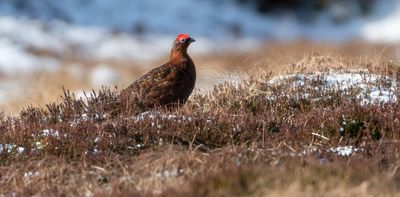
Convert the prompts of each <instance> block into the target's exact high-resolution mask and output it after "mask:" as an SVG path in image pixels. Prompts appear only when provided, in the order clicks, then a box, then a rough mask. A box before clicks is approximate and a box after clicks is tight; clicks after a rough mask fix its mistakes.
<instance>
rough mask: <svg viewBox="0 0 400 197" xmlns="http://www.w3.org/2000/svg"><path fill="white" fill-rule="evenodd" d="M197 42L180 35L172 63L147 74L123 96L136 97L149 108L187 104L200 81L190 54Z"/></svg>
mask: <svg viewBox="0 0 400 197" xmlns="http://www.w3.org/2000/svg"><path fill="white" fill-rule="evenodd" d="M194 41H195V40H194V39H193V38H191V37H189V35H187V34H179V35H178V36H177V37H176V39H175V40H174V43H173V45H172V49H171V56H170V60H169V62H167V63H165V64H164V65H162V66H160V67H158V68H155V69H153V70H151V71H150V72H148V73H147V74H145V75H143V76H142V77H141V78H139V79H138V80H136V81H135V82H133V83H132V84H131V85H129V86H128V87H127V88H126V89H124V90H123V91H122V94H123V95H127V96H129V97H132V96H133V97H136V98H137V99H138V101H139V104H140V105H141V106H144V107H146V108H153V107H155V106H176V105H177V104H184V103H185V102H186V101H187V99H188V97H189V96H190V94H191V93H192V90H193V88H194V85H195V81H196V69H195V65H194V63H193V61H192V59H191V58H190V57H189V55H188V54H187V48H188V47H189V45H190V43H192V42H194Z"/></svg>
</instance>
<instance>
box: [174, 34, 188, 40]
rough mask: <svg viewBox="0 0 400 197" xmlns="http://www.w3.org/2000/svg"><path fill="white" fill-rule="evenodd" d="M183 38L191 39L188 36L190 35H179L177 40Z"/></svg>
mask: <svg viewBox="0 0 400 197" xmlns="http://www.w3.org/2000/svg"><path fill="white" fill-rule="evenodd" d="M182 38H184V39H188V38H189V35H188V34H179V35H178V36H177V37H176V40H180V39H182Z"/></svg>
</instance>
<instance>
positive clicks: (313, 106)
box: [0, 55, 400, 196]
mask: <svg viewBox="0 0 400 197" xmlns="http://www.w3.org/2000/svg"><path fill="white" fill-rule="evenodd" d="M276 61H278V62H279V60H276ZM266 62H267V66H266V67H267V68H268V65H273V64H275V63H273V61H271V63H268V61H267V60H266ZM292 63H293V62H292ZM282 65H284V66H283V67H285V68H287V69H282V71H280V70H276V72H275V73H284V72H291V73H293V72H302V73H309V72H315V71H326V70H335V69H340V70H342V69H345V70H351V69H356V68H362V69H367V70H369V71H370V72H372V73H377V74H380V75H383V76H390V77H392V78H396V77H397V66H396V61H389V60H388V61H385V60H383V58H382V59H376V60H367V59H357V58H353V59H348V58H346V57H344V56H336V57H335V56H316V55H310V56H306V57H305V58H304V59H303V60H300V61H295V62H294V63H293V64H282ZM280 69H281V68H280ZM267 71H268V70H267ZM269 71H271V70H269ZM273 75H274V74H273V73H271V72H265V71H263V72H260V71H257V72H256V73H250V74H248V75H247V76H242V77H243V80H242V81H240V82H238V81H233V82H227V83H224V84H220V85H216V86H214V88H213V89H212V91H210V92H209V93H199V92H197V93H195V94H193V95H192V96H191V98H190V101H189V102H188V103H187V104H186V105H185V106H183V107H182V108H180V109H175V110H172V111H170V110H167V109H162V108H160V109H157V110H155V111H154V112H147V113H142V111H141V110H140V108H137V107H136V106H135V105H132V103H130V102H127V101H126V100H124V99H122V100H121V99H119V98H118V97H117V94H116V93H117V91H118V90H114V89H112V90H109V89H103V90H101V91H99V92H97V93H96V96H94V97H93V98H88V101H85V100H81V99H77V98H74V96H73V95H71V94H70V93H69V92H68V91H66V92H65V93H64V96H63V98H62V99H61V100H60V101H59V102H57V103H52V104H48V105H45V106H43V107H42V108H40V107H29V108H26V109H24V110H22V111H21V112H20V114H19V115H18V116H16V117H7V116H3V118H2V121H1V122H0V130H1V132H2V135H0V142H1V144H3V146H4V144H14V145H15V147H13V148H10V149H9V150H3V151H2V153H1V154H0V184H1V187H0V193H2V194H4V195H7V196H8V195H13V194H17V195H37V196H59V195H66V196H70V195H72V196H83V195H85V196H113V195H120V196H124V195H125V196H282V195H283V196H303V195H306V196H349V195H350V196H377V195H382V196H397V195H399V194H400V190H399V188H400V151H399V147H400V144H399V142H400V141H399V140H400V130H399V128H400V121H399V117H400V110H399V108H400V106H399V103H398V102H393V103H386V104H382V105H379V104H371V105H361V104H360V100H359V99H349V98H353V97H354V96H355V95H356V94H357V90H356V89H354V90H351V91H350V92H347V93H346V95H347V96H343V94H342V92H340V91H335V90H331V91H326V92H318V91H315V92H311V93H310V97H309V98H315V97H321V98H326V99H318V100H315V99H307V98H301V97H287V96H283V93H285V94H288V95H298V94H301V92H304V91H306V90H307V89H301V88H299V89H290V88H289V87H290V84H292V81H291V80H288V81H285V82H284V83H282V84H280V85H277V86H271V85H270V84H268V83H267V81H268V80H269V79H271V78H272V76H273ZM306 83H309V84H310V85H312V84H318V83H322V81H320V79H315V80H310V81H307V82H306ZM378 83H382V84H381V85H384V83H385V82H384V80H382V81H381V82H378ZM353 91H354V92H353ZM396 97H397V98H399V95H398V91H397V94H396ZM268 98H274V99H268ZM343 117H345V119H346V120H347V121H348V123H349V124H348V125H350V126H347V127H344V128H343V129H344V131H342V132H340V128H341V127H343V125H342V122H343V121H344V120H343ZM350 123H351V124H350ZM46 129H47V132H48V134H45V130H46ZM56 133H57V134H56ZM316 134H317V135H316ZM321 136H323V137H321ZM327 139H329V140H327ZM344 145H351V146H355V147H359V148H362V151H359V152H357V153H354V154H353V155H351V156H340V155H337V154H335V153H332V152H330V151H329V148H330V147H336V146H344ZM17 147H24V148H25V150H24V151H23V153H18V148H17ZM312 149H315V150H316V151H311V152H308V153H306V154H304V151H307V150H312Z"/></svg>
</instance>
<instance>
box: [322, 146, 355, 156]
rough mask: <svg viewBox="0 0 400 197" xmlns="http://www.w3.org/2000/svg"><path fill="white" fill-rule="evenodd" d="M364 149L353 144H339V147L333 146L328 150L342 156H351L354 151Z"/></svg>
mask: <svg viewBox="0 0 400 197" xmlns="http://www.w3.org/2000/svg"><path fill="white" fill-rule="evenodd" d="M360 151H363V149H362V148H357V147H353V146H338V147H332V148H329V149H328V152H332V153H335V154H337V155H340V156H344V157H346V156H351V155H352V154H354V153H357V152H360Z"/></svg>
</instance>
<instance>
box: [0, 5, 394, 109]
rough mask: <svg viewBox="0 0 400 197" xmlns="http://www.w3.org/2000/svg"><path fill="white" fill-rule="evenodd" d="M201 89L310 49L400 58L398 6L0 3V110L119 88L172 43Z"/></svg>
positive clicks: (163, 57)
mask: <svg viewBox="0 0 400 197" xmlns="http://www.w3.org/2000/svg"><path fill="white" fill-rule="evenodd" d="M182 32H186V33H188V34H190V35H191V36H192V37H194V38H196V40H197V42H195V43H193V44H192V45H191V47H190V49H189V53H190V55H191V57H192V58H193V59H194V61H195V63H196V65H197V70H198V80H197V84H196V87H197V89H199V90H200V91H204V90H207V89H208V88H210V87H212V85H213V84H216V83H219V82H221V81H223V80H229V79H235V78H237V77H238V73H240V72H242V71H246V70H248V69H250V68H254V67H261V68H263V69H266V70H268V69H271V70H279V66H280V65H283V64H285V63H290V62H293V61H296V58H301V57H302V56H304V54H305V53H306V52H307V51H312V52H318V53H330V52H334V53H342V54H344V55H349V54H361V55H366V56H367V55H371V56H379V55H381V54H382V52H383V51H385V53H388V54H389V55H390V56H392V57H393V58H399V57H400V48H398V46H399V45H398V43H400V1H399V0H185V1H182V0H169V1H162V0H146V1H143V0H113V1H110V0H65V1H58V0H34V1H32V0H4V1H0V109H1V110H0V111H4V112H6V113H7V114H15V113H17V112H18V111H19V110H20V109H21V108H22V107H25V106H27V105H34V106H42V107H43V106H44V104H46V103H48V102H49V101H56V100H57V98H59V96H60V95H61V93H62V87H65V88H66V89H70V90H71V91H72V92H74V93H75V94H76V95H77V96H82V95H83V93H82V92H83V91H86V92H88V91H90V90H91V89H99V88H101V86H102V85H106V86H115V85H116V86H118V87H119V89H121V88H124V87H125V86H127V85H128V84H130V83H131V82H133V81H134V80H135V79H137V78H138V77H139V76H140V75H142V74H144V73H145V72H147V71H149V70H150V69H152V68H154V67H156V66H159V65H161V64H162V63H165V62H166V61H167V60H168V56H169V52H170V47H171V45H172V41H173V39H174V38H175V36H176V35H177V34H179V33H182Z"/></svg>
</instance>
